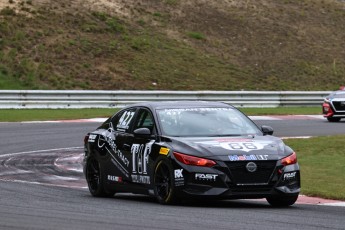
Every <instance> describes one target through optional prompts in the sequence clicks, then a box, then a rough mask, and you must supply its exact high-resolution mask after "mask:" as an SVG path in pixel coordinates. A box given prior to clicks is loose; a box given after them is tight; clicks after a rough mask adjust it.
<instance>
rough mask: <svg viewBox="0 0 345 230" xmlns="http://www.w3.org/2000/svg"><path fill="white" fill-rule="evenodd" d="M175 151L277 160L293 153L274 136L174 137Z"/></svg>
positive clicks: (209, 156)
mask: <svg viewBox="0 0 345 230" xmlns="http://www.w3.org/2000/svg"><path fill="white" fill-rule="evenodd" d="M171 140H172V143H171V144H172V147H173V149H174V150H175V151H178V152H181V153H184V154H188V155H194V156H199V157H206V158H210V159H218V160H230V161H231V160H234V161H236V160H277V159H281V158H283V157H285V156H287V155H289V154H291V153H292V150H291V149H290V148H289V147H287V146H286V145H285V144H284V143H283V141H282V140H280V139H279V138H277V137H274V136H236V137H207V138H196V137H193V138H181V137H179V138H174V139H171Z"/></svg>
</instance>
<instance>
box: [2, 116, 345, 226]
mask: <svg viewBox="0 0 345 230" xmlns="http://www.w3.org/2000/svg"><path fill="white" fill-rule="evenodd" d="M255 122H256V123H257V124H258V125H263V124H265V125H270V126H272V127H273V128H274V130H275V135H276V136H280V137H291V136H318V135H332V134H345V121H342V122H339V123H329V122H326V121H325V120H322V119H310V120H289V119H284V120H256V121H255ZM98 125H99V123H83V122H79V123H77V122H76V123H0V130H1V131H0V229H289V230H290V229H345V218H344V213H345V207H337V206H329V205H315V204H313V205H311V204H303V202H302V203H301V202H299V203H297V204H295V205H294V206H292V207H289V208H272V207H271V206H269V205H268V203H266V202H265V201H264V200H227V201H203V202H202V203H201V202H191V203H187V204H183V205H181V206H163V205H160V204H158V203H157V202H156V201H155V200H154V199H153V198H151V197H146V196H139V195H131V194H124V195H116V196H115V197H114V198H93V197H92V196H91V195H90V194H89V192H88V191H87V189H86V182H85V180H84V178H83V176H82V171H81V163H80V162H81V159H82V154H83V148H82V144H83V138H84V135H85V134H86V133H87V132H88V131H91V130H93V129H94V128H95V127H97V126H98ZM302 186H303V185H302Z"/></svg>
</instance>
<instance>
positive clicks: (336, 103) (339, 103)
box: [332, 101, 345, 111]
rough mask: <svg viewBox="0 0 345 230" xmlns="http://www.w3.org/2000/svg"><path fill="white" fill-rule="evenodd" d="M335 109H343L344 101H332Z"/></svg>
mask: <svg viewBox="0 0 345 230" xmlns="http://www.w3.org/2000/svg"><path fill="white" fill-rule="evenodd" d="M332 103H333V106H334V108H335V110H337V111H345V103H344V101H332Z"/></svg>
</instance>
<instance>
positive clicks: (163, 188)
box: [154, 160, 176, 204]
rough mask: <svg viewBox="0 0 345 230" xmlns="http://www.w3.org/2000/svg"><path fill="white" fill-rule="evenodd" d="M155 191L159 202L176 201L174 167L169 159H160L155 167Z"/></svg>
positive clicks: (170, 202)
mask: <svg viewBox="0 0 345 230" xmlns="http://www.w3.org/2000/svg"><path fill="white" fill-rule="evenodd" d="M154 191H155V195H156V197H157V200H158V202H159V203H161V204H174V203H176V196H175V191H174V178H173V168H172V166H171V165H170V163H169V162H168V161H167V160H161V161H159V162H158V164H157V166H156V168H155V174H154Z"/></svg>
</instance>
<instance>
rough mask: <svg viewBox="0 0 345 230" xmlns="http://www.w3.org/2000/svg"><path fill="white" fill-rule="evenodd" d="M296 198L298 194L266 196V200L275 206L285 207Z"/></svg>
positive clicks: (291, 203)
mask: <svg viewBox="0 0 345 230" xmlns="http://www.w3.org/2000/svg"><path fill="white" fill-rule="evenodd" d="M297 199H298V195H295V196H271V197H267V198H266V200H267V202H268V203H269V204H270V205H272V206H275V207H287V206H290V205H293V204H294V203H295V202H296V201H297Z"/></svg>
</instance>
